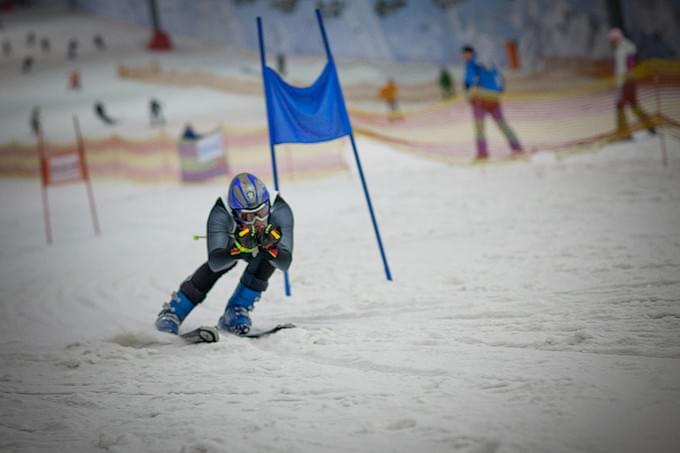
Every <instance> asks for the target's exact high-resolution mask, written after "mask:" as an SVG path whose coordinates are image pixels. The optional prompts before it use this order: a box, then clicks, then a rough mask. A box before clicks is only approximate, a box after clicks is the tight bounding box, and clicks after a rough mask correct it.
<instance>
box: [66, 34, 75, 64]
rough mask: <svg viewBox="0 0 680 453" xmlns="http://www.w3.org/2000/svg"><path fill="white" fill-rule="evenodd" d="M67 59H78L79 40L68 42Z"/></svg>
mask: <svg viewBox="0 0 680 453" xmlns="http://www.w3.org/2000/svg"><path fill="white" fill-rule="evenodd" d="M66 52H67V53H66V58H68V59H69V60H75V59H76V57H78V40H77V39H71V40H69V42H68V48H67V51H66Z"/></svg>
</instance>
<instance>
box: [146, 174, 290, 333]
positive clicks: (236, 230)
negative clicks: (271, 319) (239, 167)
mask: <svg viewBox="0 0 680 453" xmlns="http://www.w3.org/2000/svg"><path fill="white" fill-rule="evenodd" d="M207 242H208V260H207V262H205V263H204V264H202V265H201V266H200V267H199V268H198V269H197V270H196V271H195V272H194V273H193V274H192V275H190V276H189V277H188V278H187V279H186V280H184V281H183V282H182V284H181V285H180V286H179V290H177V291H175V292H174V293H173V294H172V297H171V299H170V301H169V302H167V303H165V304H164V305H163V309H162V310H161V311H160V313H159V314H158V318H157V319H156V328H157V329H158V330H160V331H163V332H168V333H173V334H177V333H178V332H179V327H180V325H181V324H182V321H184V319H185V318H186V317H187V316H188V315H189V313H190V312H191V311H192V310H193V309H194V308H195V307H196V306H197V305H198V304H200V303H201V302H203V301H204V300H205V298H206V296H207V295H208V292H209V291H210V290H211V289H212V287H213V285H215V283H216V282H217V280H218V279H219V278H220V277H222V276H223V275H224V274H226V273H227V272H229V271H230V270H232V269H233V268H234V267H236V265H237V264H238V263H239V262H240V261H243V262H245V263H247V266H246V267H245V269H244V271H243V274H241V279H240V282H239V284H238V285H237V286H236V289H235V290H234V292H233V294H232V296H231V297H230V298H229V301H228V302H227V306H226V308H225V310H224V313H223V314H222V316H221V317H220V318H219V320H218V322H217V327H218V328H219V329H221V330H224V331H227V332H231V333H234V334H236V335H245V334H247V333H248V332H249V331H250V327H251V319H250V314H249V313H250V311H252V310H253V308H254V306H255V302H257V301H258V300H259V299H260V296H261V295H262V293H263V292H264V291H265V290H266V289H267V286H268V281H269V278H270V277H271V276H272V274H273V273H274V271H275V270H277V269H278V270H280V271H282V272H285V271H287V270H288V268H289V267H290V265H291V262H292V260H293V211H292V210H291V209H290V206H289V205H288V203H286V201H285V200H284V199H283V198H282V197H281V195H280V194H274V195H273V196H272V195H270V194H269V191H268V190H267V187H266V186H265V185H264V183H263V182H262V181H260V180H259V179H258V178H257V177H256V176H254V175H252V174H250V173H240V174H238V175H236V176H234V178H233V179H232V181H231V183H230V184H229V190H228V192H227V194H226V196H223V197H220V198H218V199H217V201H216V202H215V205H214V206H213V208H212V210H211V211H210V215H209V216H208V225H207Z"/></svg>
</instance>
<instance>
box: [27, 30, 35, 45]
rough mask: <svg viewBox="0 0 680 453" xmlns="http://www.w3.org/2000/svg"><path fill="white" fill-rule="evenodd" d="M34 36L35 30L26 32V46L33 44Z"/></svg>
mask: <svg viewBox="0 0 680 453" xmlns="http://www.w3.org/2000/svg"><path fill="white" fill-rule="evenodd" d="M35 38H36V36H35V32H32V31H29V32H28V33H27V34H26V45H27V46H28V47H33V46H35Z"/></svg>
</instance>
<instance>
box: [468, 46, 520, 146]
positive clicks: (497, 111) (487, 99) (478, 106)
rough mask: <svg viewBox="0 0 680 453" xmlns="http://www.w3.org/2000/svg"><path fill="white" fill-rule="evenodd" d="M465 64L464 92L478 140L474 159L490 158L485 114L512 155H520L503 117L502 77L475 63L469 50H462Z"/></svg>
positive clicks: (493, 68) (512, 133)
mask: <svg viewBox="0 0 680 453" xmlns="http://www.w3.org/2000/svg"><path fill="white" fill-rule="evenodd" d="M461 52H462V54H463V60H465V82H464V86H465V92H466V93H467V96H468V100H469V101H470V105H471V106H472V114H473V116H474V121H475V136H476V140H477V159H486V158H488V157H489V150H488V146H487V142H486V135H485V133H484V117H485V116H486V115H487V114H488V115H491V118H493V119H494V121H495V122H496V124H497V125H498V127H499V129H500V130H501V132H503V134H504V135H505V137H506V138H507V140H508V143H509V144H510V149H511V150H512V153H513V155H519V154H521V153H522V151H523V150H522V146H521V145H520V143H519V140H518V139H517V136H516V135H515V133H514V132H513V131H512V129H511V128H510V126H509V125H508V123H507V121H506V120H505V118H504V116H503V110H502V109H501V102H500V95H501V93H502V92H503V91H504V90H505V87H504V84H505V83H504V80H503V75H502V74H501V72H500V70H499V69H498V68H497V67H496V66H495V65H494V66H493V67H491V68H489V67H486V66H484V65H482V64H480V63H479V62H478V61H477V56H476V53H475V50H474V49H473V48H472V47H471V46H465V47H463V48H462V49H461Z"/></svg>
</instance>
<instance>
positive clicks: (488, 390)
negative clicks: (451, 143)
mask: <svg viewBox="0 0 680 453" xmlns="http://www.w3.org/2000/svg"><path fill="white" fill-rule="evenodd" d="M359 146H360V148H361V149H362V151H363V154H364V156H365V162H364V163H365V165H366V171H367V176H368V179H369V182H370V184H371V187H372V189H373V196H374V200H373V201H374V203H375V206H376V210H377V216H378V219H379V220H380V221H381V227H382V233H383V235H384V242H385V247H386V250H387V255H388V258H389V260H390V264H391V266H392V272H393V274H394V281H393V282H387V281H386V280H385V279H384V275H383V270H382V266H381V263H380V258H379V255H378V252H377V248H376V246H375V241H374V236H373V230H372V228H371V225H370V221H369V218H368V214H367V212H366V209H365V205H364V200H363V199H362V194H361V192H360V188H359V183H358V179H357V177H356V175H354V174H345V175H339V176H335V177H332V178H327V179H323V180H313V181H284V183H283V184H284V186H283V194H284V195H285V197H286V199H287V200H288V201H289V203H290V204H291V206H292V207H293V209H294V212H295V217H296V232H295V234H296V249H295V261H294V265H293V267H292V269H291V281H292V286H293V296H292V297H291V298H287V297H285V295H284V294H283V288H282V279H281V278H280V276H279V275H278V274H276V275H275V276H274V278H272V281H271V286H270V289H269V290H268V291H267V292H266V293H265V297H263V300H261V301H260V302H259V303H258V304H257V306H256V309H255V311H254V312H253V319H254V323H255V325H256V326H270V325H272V324H275V323H280V322H294V323H295V324H297V326H298V327H297V328H296V329H293V330H287V331H283V332H280V333H278V334H276V335H274V336H272V337H269V338H266V339H261V340H248V339H243V338H237V337H232V336H227V337H223V338H222V340H221V341H220V342H219V343H217V344H213V345H184V344H181V343H180V342H179V341H177V339H175V338H173V337H171V336H169V335H166V334H162V333H157V332H155V331H154V329H153V327H152V323H153V320H154V319H155V315H156V313H157V311H158V310H159V309H160V306H161V304H162V303H163V302H164V301H166V300H167V299H168V298H169V295H170V292H171V291H172V290H174V289H176V287H177V286H178V285H179V283H180V282H181V280H182V279H183V278H184V277H186V276H187V275H188V274H189V273H190V272H192V271H193V270H194V269H195V268H196V267H197V266H198V265H200V264H201V262H202V261H203V260H204V259H205V250H204V245H203V244H202V243H198V242H195V241H193V240H192V239H191V236H192V234H193V233H200V232H202V231H203V229H204V224H205V219H206V216H207V213H208V211H209V209H210V207H211V205H212V203H213V202H214V200H215V199H216V197H217V196H218V195H219V194H220V192H221V190H222V189H221V188H220V187H219V186H209V187H201V188H185V187H176V186H161V187H144V186H133V185H127V184H123V183H97V184H95V191H96V197H97V201H98V204H99V206H100V217H101V223H102V229H103V232H102V235H101V236H99V237H95V236H94V234H93V233H92V230H91V225H90V224H89V223H88V222H89V218H88V212H87V208H86V206H87V205H86V198H85V192H84V189H83V188H82V186H72V187H64V188H57V189H50V201H51V203H52V205H51V209H52V212H53V214H54V217H53V222H52V224H53V227H54V235H55V242H54V244H53V245H52V246H47V245H46V244H45V242H44V231H43V225H42V219H41V207H40V193H39V187H38V184H37V183H36V182H23V181H22V182H18V181H11V180H9V181H8V180H4V181H2V182H0V194H1V195H0V203H1V204H0V209H1V210H2V213H3V215H2V220H1V228H0V231H1V232H2V233H0V234H1V235H0V241H1V249H0V253H1V254H2V262H1V264H0V279H1V281H2V285H0V294H2V297H1V301H2V302H1V303H2V304H1V306H0V308H1V310H2V311H1V312H0V323H1V325H0V344H2V347H1V349H0V357H1V360H2V364H3V365H2V371H1V372H0V398H2V407H3V410H2V412H1V413H0V442H1V443H0V450H3V451H20V452H33V451H64V452H66V451H96V449H97V448H99V449H101V450H104V451H149V452H152V451H158V452H167V451H184V452H189V451H191V452H199V451H210V452H212V451H215V452H218V451H225V452H226V451H230V452H231V451H263V452H264V451H296V452H324V451H329V452H330V451H343V452H345V451H376V452H381V451H399V452H411V451H418V450H420V451H462V452H491V451H494V452H496V451H497V452H515V451H535V452H546V451H549V452H583V451H588V452H591V451H592V452H601V451H620V452H621V451H631V452H633V451H656V452H671V451H675V449H676V447H677V443H678V441H680V434H679V433H678V430H677V426H678V421H679V420H680V336H679V335H678V332H680V305H679V302H680V299H679V294H680V209H679V208H680V195H679V194H678V187H679V185H678V173H677V168H678V162H679V160H678V159H680V153H678V151H677V144H675V146H676V147H675V152H674V153H673V154H672V156H671V158H672V160H671V163H672V165H673V167H672V168H671V169H666V170H664V169H663V168H662V167H661V165H660V162H659V160H658V156H657V154H656V152H657V151H658V149H657V143H656V140H648V141H646V142H644V143H642V144H630V145H624V146H613V147H611V148H610V149H607V150H604V151H602V152H600V153H599V154H595V155H586V156H577V157H573V158H569V159H564V160H555V159H553V158H552V156H545V157H540V156H536V157H535V158H534V159H533V160H532V161H531V162H529V163H527V162H517V163H513V164H508V165H501V166H480V167H472V168H469V167H465V168H453V167H447V166H442V165H440V164H434V163H429V162H423V161H417V160H413V159H411V158H410V157H405V156H402V155H400V154H397V153H396V152H395V151H393V150H391V149H386V148H381V147H380V146H377V145H373V144H371V143H370V142H361V141H360V143H359ZM242 268H243V267H242V266H241V267H238V268H237V269H236V270H235V271H232V272H231V273H229V274H227V275H226V276H224V277H223V278H222V280H221V281H219V282H218V283H217V285H216V287H215V288H214V289H213V291H212V292H211V293H210V295H209V297H208V299H207V300H206V302H204V304H203V305H202V306H200V307H199V308H197V309H196V310H195V311H194V313H192V314H191V315H190V317H189V318H188V319H187V321H186V322H185V325H184V327H185V328H186V329H189V328H191V327H195V326H198V325H201V324H213V323H215V322H216V320H217V318H218V317H219V316H220V314H221V312H222V310H223V309H224V305H225V302H226V300H227V298H228V297H229V294H230V291H231V290H232V288H233V287H234V286H235V285H236V283H237V279H238V276H239V275H240V270H241V269H242Z"/></svg>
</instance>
